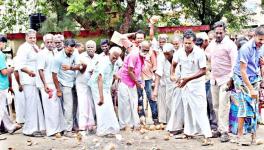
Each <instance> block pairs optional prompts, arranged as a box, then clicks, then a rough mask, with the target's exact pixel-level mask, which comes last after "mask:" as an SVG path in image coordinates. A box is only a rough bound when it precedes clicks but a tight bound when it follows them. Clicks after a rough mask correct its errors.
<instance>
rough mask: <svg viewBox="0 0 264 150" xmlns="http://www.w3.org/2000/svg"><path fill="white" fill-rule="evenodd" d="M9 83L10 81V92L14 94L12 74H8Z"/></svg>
mask: <svg viewBox="0 0 264 150" xmlns="http://www.w3.org/2000/svg"><path fill="white" fill-rule="evenodd" d="M8 81H9V89H8V91H9V92H11V93H12V94H14V91H13V88H12V76H11V74H8Z"/></svg>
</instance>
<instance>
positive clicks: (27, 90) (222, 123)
mask: <svg viewBox="0 0 264 150" xmlns="http://www.w3.org/2000/svg"><path fill="white" fill-rule="evenodd" d="M145 37H146V35H145V33H144V32H143V31H141V30H139V31H137V32H135V33H131V34H125V35H123V37H122V38H121V43H122V46H123V47H118V46H112V47H110V42H109V40H106V39H105V40H101V43H100V48H101V50H102V51H103V52H102V53H101V54H97V53H96V49H97V48H96V42H95V41H92V40H89V41H87V42H86V43H85V44H81V43H77V42H76V41H75V40H74V39H66V40H64V37H63V36H62V35H52V34H46V35H44V36H43V42H44V46H43V47H42V48H38V46H37V45H36V31H34V30H32V29H30V30H29V31H28V32H27V33H26V42H25V43H23V44H22V45H21V46H20V47H19V49H18V50H17V53H16V57H15V58H14V59H13V61H14V65H13V66H12V67H8V66H7V64H6V59H5V55H4V54H3V52H2V51H1V52H0V106H1V107H0V121H1V123H2V125H3V127H4V129H5V130H6V131H8V132H9V133H14V132H15V131H17V130H19V129H20V128H22V127H23V130H22V133H23V134H24V135H26V136H34V137H38V136H45V135H46V136H56V137H59V136H62V135H63V136H66V137H74V135H75V132H76V131H77V132H81V133H85V134H87V135H89V134H96V135H98V136H112V135H114V134H117V133H118V132H119V131H120V130H123V129H125V130H130V129H134V130H138V129H140V128H141V127H143V126H141V125H145V124H146V113H145V107H146V106H144V105H143V104H144V96H145V95H146V100H147V103H148V104H149V106H150V108H151V116H152V120H153V124H154V125H156V126H161V125H162V126H166V128H165V130H166V131H168V132H170V133H171V134H172V135H175V138H188V139H190V138H193V137H194V136H196V135H203V136H204V137H205V138H204V140H203V142H202V145H204V146H207V145H211V144H212V142H211V140H210V138H212V137H214V138H220V141H221V142H228V141H229V140H230V136H229V134H231V133H233V134H237V139H236V140H235V142H236V143H238V144H242V145H249V144H251V143H254V142H255V140H256V129H257V122H259V121H260V119H259V110H258V108H259V99H260V98H259V94H258V93H259V89H260V88H261V86H260V82H261V80H262V78H261V76H262V71H261V68H262V67H261V65H264V58H262V57H263V56H264V48H263V47H262V44H264V27H257V28H256V29H255V31H254V36H252V37H250V38H248V37H246V36H245V37H243V36H241V37H239V38H238V39H233V40H231V39H230V38H229V37H228V36H227V35H226V25H225V23H224V22H222V21H219V22H216V23H215V24H214V27H213V30H212V31H210V32H209V33H208V34H207V33H205V32H202V33H197V35H196V34H195V33H194V32H193V31H191V30H186V31H184V33H183V34H179V33H177V34H174V36H173V38H172V39H169V37H168V36H167V35H166V34H160V35H158V38H157V39H156V38H155V36H154V24H150V35H149V37H150V39H149V41H148V40H146V39H145ZM6 42H7V39H6V38H5V37H4V36H1V37H0V49H1V50H3V49H4V47H5V43H6ZM84 49H85V50H84ZM122 58H123V59H122ZM12 76H13V80H16V81H13V82H11V79H12ZM15 83H16V84H17V88H12V85H14V84H15ZM263 87H264V86H263ZM144 91H145V93H146V94H144ZM8 92H13V93H14V95H15V96H14V102H15V109H16V123H13V122H12V121H11V119H10V117H9V114H8V110H7V107H6V98H7V93H8ZM246 133H248V134H251V135H252V136H251V137H252V138H251V140H250V141H248V139H246V138H245V136H244V134H246Z"/></svg>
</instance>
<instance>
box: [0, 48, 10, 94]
mask: <svg viewBox="0 0 264 150" xmlns="http://www.w3.org/2000/svg"><path fill="white" fill-rule="evenodd" d="M6 68H7V66H6V60H5V54H4V53H3V52H2V51H0V71H2V70H3V69H6ZM8 87H9V81H8V76H5V75H3V74H2V73H1V72H0V90H1V91H2V90H6V89H8Z"/></svg>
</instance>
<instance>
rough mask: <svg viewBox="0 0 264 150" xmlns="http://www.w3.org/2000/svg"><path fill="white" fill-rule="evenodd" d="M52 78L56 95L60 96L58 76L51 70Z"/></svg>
mask: <svg viewBox="0 0 264 150" xmlns="http://www.w3.org/2000/svg"><path fill="white" fill-rule="evenodd" d="M52 79H53V82H54V85H55V87H56V90H57V96H58V97H61V96H62V92H61V89H60V83H59V80H58V77H57V73H54V72H52Z"/></svg>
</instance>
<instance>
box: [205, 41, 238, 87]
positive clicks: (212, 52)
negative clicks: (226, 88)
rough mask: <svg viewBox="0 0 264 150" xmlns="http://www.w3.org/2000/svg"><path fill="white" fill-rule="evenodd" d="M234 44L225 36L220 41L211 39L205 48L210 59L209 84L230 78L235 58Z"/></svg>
mask: <svg viewBox="0 0 264 150" xmlns="http://www.w3.org/2000/svg"><path fill="white" fill-rule="evenodd" d="M237 53H238V52H237V46H236V44H235V43H234V42H233V41H232V40H230V39H229V37H227V36H226V37H225V38H224V39H223V40H222V41H221V43H216V42H215V40H214V41H212V42H211V43H210V44H209V45H208V47H207V48H206V55H207V57H208V59H209V61H211V84H216V83H217V85H222V84H224V83H226V82H228V81H229V80H230V78H231V77H232V75H233V69H234V66H235V64H236V58H237Z"/></svg>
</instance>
